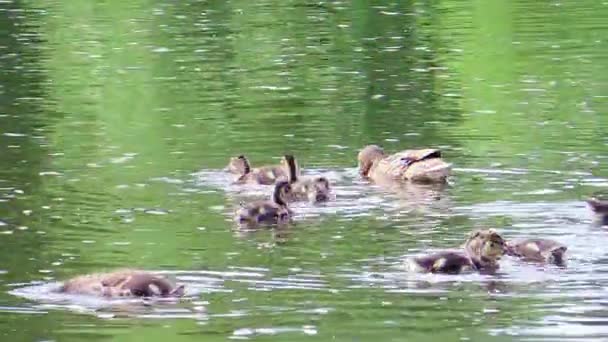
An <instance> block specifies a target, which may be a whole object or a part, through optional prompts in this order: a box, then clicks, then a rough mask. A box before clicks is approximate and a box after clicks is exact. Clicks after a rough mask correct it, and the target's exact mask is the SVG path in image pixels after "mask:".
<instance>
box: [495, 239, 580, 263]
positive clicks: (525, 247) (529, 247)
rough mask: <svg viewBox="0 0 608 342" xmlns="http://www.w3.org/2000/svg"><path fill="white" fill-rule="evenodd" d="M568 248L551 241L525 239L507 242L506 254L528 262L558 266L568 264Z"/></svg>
mask: <svg viewBox="0 0 608 342" xmlns="http://www.w3.org/2000/svg"><path fill="white" fill-rule="evenodd" d="M566 250H568V247H566V246H564V245H563V244H561V243H559V242H557V241H553V240H549V239H523V240H516V241H509V242H507V250H506V254H507V255H509V256H514V257H518V258H521V259H523V260H526V261H536V262H547V263H551V264H556V265H564V264H565V263H566V255H565V253H566Z"/></svg>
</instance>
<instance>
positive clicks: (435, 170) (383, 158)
mask: <svg viewBox="0 0 608 342" xmlns="http://www.w3.org/2000/svg"><path fill="white" fill-rule="evenodd" d="M357 159H358V164H359V173H360V174H361V176H362V177H365V178H370V179H372V180H374V181H376V180H377V179H379V178H389V179H393V180H403V181H411V182H417V183H444V182H446V180H447V177H448V176H449V174H450V169H451V164H448V163H446V162H444V161H443V159H441V151H439V150H436V149H422V150H405V151H401V152H397V153H394V154H392V155H389V156H387V155H386V154H385V152H384V150H383V149H382V148H381V147H380V146H378V145H368V146H366V147H364V148H363V149H362V150H361V151H360V152H359V154H358V156H357Z"/></svg>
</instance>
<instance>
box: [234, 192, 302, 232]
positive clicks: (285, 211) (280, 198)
mask: <svg viewBox="0 0 608 342" xmlns="http://www.w3.org/2000/svg"><path fill="white" fill-rule="evenodd" d="M291 196H292V189H291V185H290V184H289V182H287V181H279V182H278V183H277V184H276V185H275V186H274V191H273V193H272V199H271V200H262V201H255V202H252V203H249V204H246V205H242V207H241V208H239V209H238V210H237V211H236V216H235V220H236V221H237V223H239V224H240V225H244V226H248V227H256V226H257V225H259V224H284V223H288V222H289V220H290V218H291V211H290V210H289V208H288V207H287V201H288V199H289V198H291Z"/></svg>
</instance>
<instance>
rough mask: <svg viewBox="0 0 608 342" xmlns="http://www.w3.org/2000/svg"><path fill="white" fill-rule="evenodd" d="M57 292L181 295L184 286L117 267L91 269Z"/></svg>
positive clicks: (148, 274)
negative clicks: (108, 270) (107, 269)
mask: <svg viewBox="0 0 608 342" xmlns="http://www.w3.org/2000/svg"><path fill="white" fill-rule="evenodd" d="M60 292H63V293H70V294H81V295H91V296H100V297H181V296H183V295H184V286H183V285H181V286H177V287H176V286H174V285H173V284H172V283H171V282H170V281H169V280H168V279H166V278H164V277H162V276H160V275H156V274H153V273H150V272H146V271H139V270H119V271H114V272H109V273H94V274H89V275H83V276H78V277H75V278H72V279H70V280H68V281H66V282H65V283H64V284H63V285H62V287H61V288H60Z"/></svg>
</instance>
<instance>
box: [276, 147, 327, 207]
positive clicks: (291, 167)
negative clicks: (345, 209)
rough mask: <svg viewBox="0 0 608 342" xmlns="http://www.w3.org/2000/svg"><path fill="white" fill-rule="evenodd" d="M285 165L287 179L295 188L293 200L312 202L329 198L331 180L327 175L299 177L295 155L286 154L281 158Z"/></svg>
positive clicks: (293, 188) (324, 200)
mask: <svg viewBox="0 0 608 342" xmlns="http://www.w3.org/2000/svg"><path fill="white" fill-rule="evenodd" d="M281 164H282V165H284V167H285V173H286V174H287V179H288V180H289V183H290V184H291V187H292V190H293V196H292V198H291V200H293V201H305V200H308V201H309V202H311V203H319V202H326V201H328V200H329V195H330V191H331V189H330V186H329V180H327V178H325V177H311V178H305V179H301V178H300V177H299V175H300V172H299V167H298V163H297V162H296V159H295V158H294V156H293V155H290V154H286V155H285V156H283V159H282V160H281Z"/></svg>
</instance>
